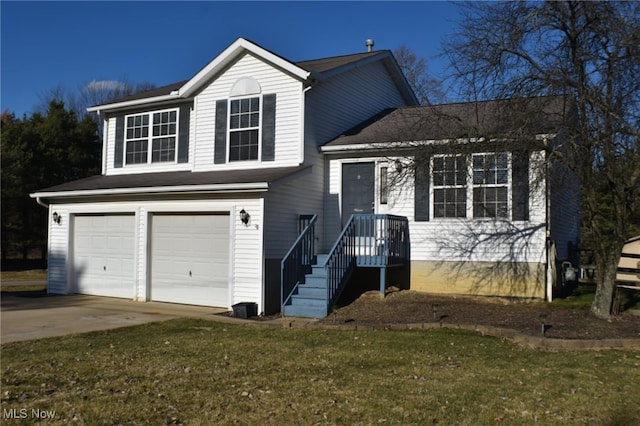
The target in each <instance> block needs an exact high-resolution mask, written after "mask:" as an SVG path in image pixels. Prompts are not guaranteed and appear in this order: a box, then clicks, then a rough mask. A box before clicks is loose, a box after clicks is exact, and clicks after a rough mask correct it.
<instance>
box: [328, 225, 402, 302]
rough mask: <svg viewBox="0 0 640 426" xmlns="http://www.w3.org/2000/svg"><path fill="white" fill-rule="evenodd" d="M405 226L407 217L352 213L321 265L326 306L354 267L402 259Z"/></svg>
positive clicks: (386, 263)
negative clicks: (323, 270) (323, 274)
mask: <svg viewBox="0 0 640 426" xmlns="http://www.w3.org/2000/svg"><path fill="white" fill-rule="evenodd" d="M408 229H409V226H408V220H407V218H406V217H402V216H393V215H386V214H377V215H376V214H374V215H371V214H358V215H352V216H351V217H350V218H349V221H348V222H347V224H346V225H345V227H344V229H343V230H342V232H341V234H340V236H339V237H338V239H337V240H336V242H335V244H334V245H333V247H332V248H331V251H330V252H329V254H328V256H327V259H326V261H325V263H324V265H323V266H324V267H325V269H326V271H327V296H326V302H327V307H329V306H331V305H332V304H333V302H334V301H335V299H336V298H337V297H338V296H339V294H340V291H341V290H342V287H343V286H344V284H345V282H346V281H347V279H348V278H349V276H350V274H351V272H353V270H354V269H355V267H356V266H376V267H384V266H387V265H389V264H397V263H403V262H405V261H406V257H407V252H408V250H407V245H408V241H409V238H408Z"/></svg>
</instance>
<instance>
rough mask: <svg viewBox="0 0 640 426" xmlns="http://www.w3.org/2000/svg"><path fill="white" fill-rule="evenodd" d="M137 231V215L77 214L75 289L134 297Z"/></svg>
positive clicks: (74, 257) (74, 260)
mask: <svg viewBox="0 0 640 426" xmlns="http://www.w3.org/2000/svg"><path fill="white" fill-rule="evenodd" d="M134 235H135V217H134V216H133V215H105V216H100V215H94V216H81V215H78V216H75V219H74V246H73V247H74V248H73V250H74V255H73V269H74V283H75V291H76V292H77V293H82V294H92V295H97V296H111V297H127V298H128V297H132V296H133V295H134V292H135V279H134V270H135V265H134V255H135V253H134V250H135V239H134Z"/></svg>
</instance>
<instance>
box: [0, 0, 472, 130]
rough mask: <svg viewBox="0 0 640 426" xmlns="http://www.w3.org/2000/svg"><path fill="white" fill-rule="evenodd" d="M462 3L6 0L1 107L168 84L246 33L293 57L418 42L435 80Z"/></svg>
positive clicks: (0, 24)
mask: <svg viewBox="0 0 640 426" xmlns="http://www.w3.org/2000/svg"><path fill="white" fill-rule="evenodd" d="M458 20H459V13H458V10H457V8H456V5H455V4H452V3H449V2H439V1H413V2H382V1H376V2H368V1H356V2H321V1H306V2H294V1H287V2H270V1H262V2H244V1H236V2H222V1H196V2H170V1H143V2H130V1H111V2H97V1H91V2H80V1H73V2H57V1H47V2H33V1H5V0H2V1H0V71H1V73H0V110H2V111H4V110H5V109H8V110H9V111H11V112H13V113H14V114H16V116H17V117H22V116H23V114H27V115H30V114H32V113H33V112H34V111H36V109H37V108H38V107H39V106H40V105H41V104H42V99H43V97H45V96H46V95H47V94H48V93H50V92H51V90H53V89H55V88H56V87H62V88H64V89H65V90H68V91H72V92H74V91H75V92H77V91H79V90H80V88H81V87H83V86H85V85H87V84H89V83H90V82H92V81H114V80H117V81H126V82H128V83H131V84H134V85H135V84H137V83H143V82H144V83H151V84H154V85H155V86H163V85H165V84H171V83H174V82H178V81H181V80H186V79H189V78H191V77H192V76H193V75H195V74H196V73H197V72H198V71H199V70H200V69H201V68H203V67H204V66H205V65H206V64H207V63H209V62H210V61H211V60H213V59H214V58H215V57H216V55H218V54H219V53H220V52H222V51H223V50H224V49H225V48H226V47H227V46H229V45H230V44H231V43H233V42H234V41H235V40H236V39H237V38H239V37H243V38H246V39H249V40H251V41H253V42H255V43H257V44H259V45H260V46H262V47H263V48H265V49H267V50H270V51H272V52H274V53H276V54H278V55H280V56H282V57H284V58H286V59H288V60H290V61H292V62H296V61H303V60H309V59H319V58H325V57H330V56H338V55H346V54H351V53H358V52H364V51H366V47H365V40H366V39H368V38H371V39H373V40H374V41H375V46H374V49H375V50H377V49H390V50H393V49H395V48H397V47H399V46H400V45H406V46H407V47H409V48H410V49H411V50H412V51H413V52H414V53H415V54H416V55H417V56H418V57H422V58H424V59H425V60H426V61H427V63H428V66H429V72H430V73H431V74H433V75H435V76H436V77H443V76H444V75H445V73H446V70H445V66H446V62H445V59H444V58H441V57H438V55H439V53H440V48H441V43H442V41H443V40H445V39H446V38H447V37H450V36H451V35H452V34H453V33H454V32H455V30H456V22H457V21H458Z"/></svg>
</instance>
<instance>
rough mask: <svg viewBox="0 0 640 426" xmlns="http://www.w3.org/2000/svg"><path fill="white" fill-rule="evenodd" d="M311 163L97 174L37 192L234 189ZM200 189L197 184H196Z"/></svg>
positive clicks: (62, 194)
mask: <svg viewBox="0 0 640 426" xmlns="http://www.w3.org/2000/svg"><path fill="white" fill-rule="evenodd" d="M308 167H309V166H298V167H274V168H262V169H250V170H224V171H210V172H190V171H179V172H157V173H138V174H126V175H110V176H105V175H98V176H92V177H88V178H85V179H80V180H76V181H73V182H67V183H63V184H61V185H56V186H52V187H49V188H45V189H42V190H40V191H37V192H36V195H37V194H43V193H52V192H55V193H57V194H56V196H64V193H65V192H69V193H72V192H76V191H83V192H84V191H98V190H115V189H134V188H148V189H151V188H160V189H162V188H163V187H166V188H169V187H181V186H195V185H224V186H226V187H229V188H230V189H232V187H233V185H241V184H249V183H267V184H272V183H274V182H276V181H277V180H279V179H282V178H285V177H287V176H290V175H292V174H294V173H297V172H299V171H301V170H303V169H306V168H308ZM195 190H197V188H195Z"/></svg>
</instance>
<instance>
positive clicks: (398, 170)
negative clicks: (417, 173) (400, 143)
mask: <svg viewBox="0 0 640 426" xmlns="http://www.w3.org/2000/svg"><path fill="white" fill-rule="evenodd" d="M395 166H396V172H398V173H402V169H403V165H402V163H401V162H400V161H399V160H396V161H395Z"/></svg>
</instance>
